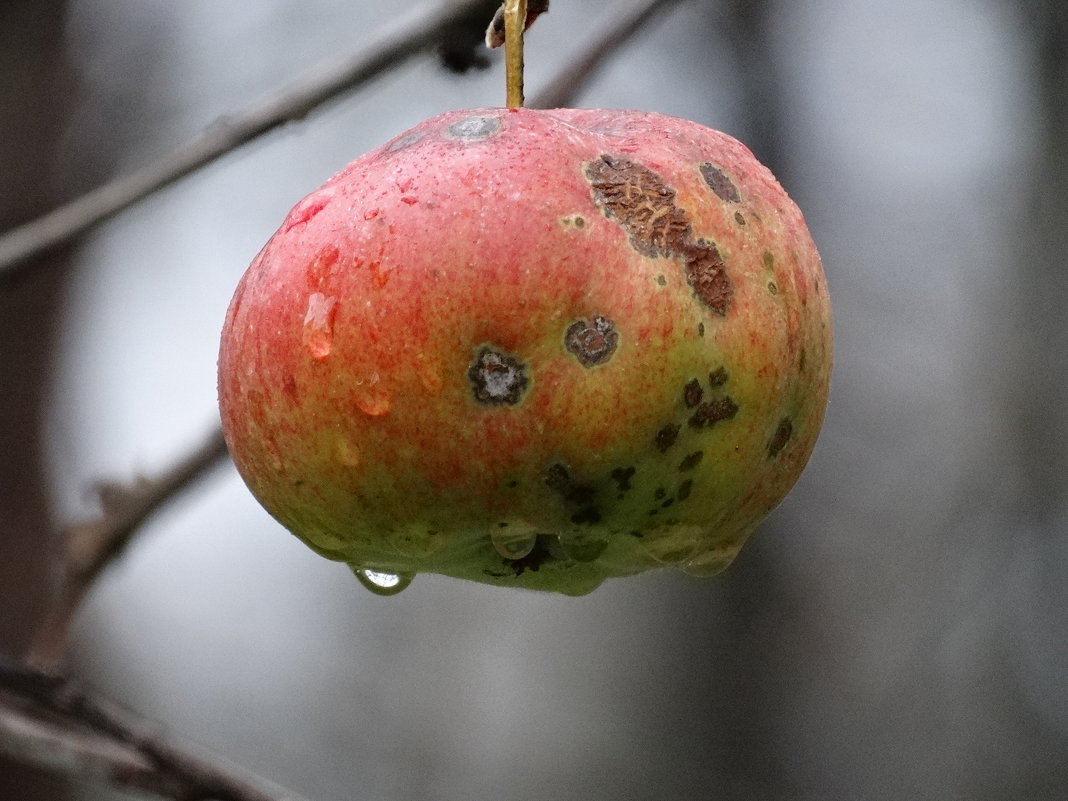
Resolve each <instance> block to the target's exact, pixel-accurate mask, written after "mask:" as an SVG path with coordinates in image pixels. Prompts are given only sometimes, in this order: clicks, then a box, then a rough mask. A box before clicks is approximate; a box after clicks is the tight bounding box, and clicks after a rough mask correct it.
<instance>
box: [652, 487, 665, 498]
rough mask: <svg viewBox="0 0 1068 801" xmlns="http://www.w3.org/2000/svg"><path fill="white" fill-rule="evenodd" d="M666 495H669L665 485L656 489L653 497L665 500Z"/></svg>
mask: <svg viewBox="0 0 1068 801" xmlns="http://www.w3.org/2000/svg"><path fill="white" fill-rule="evenodd" d="M665 495H667V490H666V489H664V488H663V487H657V488H656V491H655V492H654V493H653V498H654V499H655V500H658V501H659V500H663V498H664V496H665Z"/></svg>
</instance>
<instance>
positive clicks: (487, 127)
mask: <svg viewBox="0 0 1068 801" xmlns="http://www.w3.org/2000/svg"><path fill="white" fill-rule="evenodd" d="M500 130H501V121H500V120H499V119H498V118H497V117H464V119H462V120H457V121H456V122H454V123H453V124H452V125H450V126H449V128H448V131H447V132H446V133H447V135H448V136H449V137H451V138H452V139H463V140H464V141H466V142H477V141H479V140H482V139H489V138H490V137H491V136H494V135H496V134H497V133H498V132H499V131H500Z"/></svg>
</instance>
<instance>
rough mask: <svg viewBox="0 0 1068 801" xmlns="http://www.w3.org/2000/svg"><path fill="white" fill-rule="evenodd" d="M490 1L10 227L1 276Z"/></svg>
mask: <svg viewBox="0 0 1068 801" xmlns="http://www.w3.org/2000/svg"><path fill="white" fill-rule="evenodd" d="M484 3H485V0H454V1H453V2H449V3H445V4H444V5H440V6H438V7H437V8H434V9H433V10H429V11H428V10H425V9H421V10H419V11H418V13H416V14H414V15H412V16H409V17H407V18H405V19H404V20H403V21H402V22H401V23H399V24H398V25H396V27H394V28H393V29H392V30H390V31H388V32H386V33H384V34H382V35H381V36H379V38H378V39H377V41H375V42H374V43H372V44H371V45H369V46H368V47H366V48H364V49H363V50H360V51H359V52H357V53H355V54H353V55H352V56H350V57H348V58H346V59H344V60H342V61H340V62H338V63H336V64H332V65H330V66H328V67H325V68H323V69H322V70H320V71H319V72H317V73H315V74H312V75H309V76H308V77H307V78H306V79H305V80H304V81H302V82H300V83H297V84H294V85H293V86H290V87H288V88H286V89H283V90H281V91H278V92H275V93H273V94H270V95H268V96H267V97H264V98H262V99H261V100H260V101H259V102H256V103H253V104H252V105H251V106H249V107H248V108H246V109H244V110H242V111H239V112H236V113H234V114H232V115H229V116H227V117H224V118H223V119H221V120H219V121H218V122H216V123H215V124H214V125H211V126H209V127H208V128H207V129H205V130H204V131H203V132H201V133H200V135H198V136H197V137H195V138H194V139H192V140H191V141H189V142H187V143H186V144H185V145H183V146H182V147H179V148H178V149H177V150H175V151H174V152H173V153H171V154H170V155H167V156H165V157H163V158H161V159H160V160H159V161H157V162H156V163H154V164H150V165H148V166H146V167H143V168H142V169H140V170H137V171H135V172H133V173H131V174H129V175H126V176H123V177H120V178H117V179H115V180H114V181H110V182H108V183H107V184H104V185H103V186H101V187H98V188H97V189H94V190H92V191H90V192H88V193H87V194H85V195H82V196H81V197H79V198H75V199H74V200H72V201H71V202H70V203H67V204H65V205H63V206H60V207H59V208H57V209H55V210H53V211H51V212H49V213H48V214H45V215H44V216H42V217H38V218H37V219H36V220H31V221H30V222H28V223H26V224H25V225H21V226H19V227H17V228H14V229H12V230H10V231H8V232H7V233H5V234H3V235H2V236H0V278H3V277H5V276H6V275H9V274H11V273H13V272H14V270H15V268H16V267H17V266H19V265H20V264H22V263H24V262H25V261H26V260H28V259H30V258H31V257H33V256H36V255H38V254H40V253H43V252H45V251H48V250H51V249H52V248H54V247H57V246H59V245H61V244H63V243H65V242H68V241H70V240H71V239H73V238H75V237H77V236H79V235H80V234H83V233H85V232H86V231H88V230H89V229H91V228H93V227H94V226H96V225H98V224H100V223H102V222H104V221H105V220H108V219H110V218H111V217H113V216H114V215H116V214H117V213H118V212H120V211H122V210H123V209H126V208H128V207H129V206H132V205H133V204H134V203H136V202H137V201H139V200H141V199H143V198H145V197H147V196H148V195H150V194H152V193H153V192H156V191H157V190H159V189H162V188H164V187H166V186H169V185H170V184H172V183H174V182H175V181H177V180H178V179H180V178H183V177H185V176H186V175H189V174H190V173H192V172H194V171H195V170H197V169H199V168H200V167H203V166H205V165H207V164H210V163H211V162H213V161H215V160H216V159H218V158H219V157H221V156H224V155H226V154H227V153H229V152H231V151H233V150H236V149H237V148H239V147H241V146H242V145H244V144H247V143H248V142H250V141H252V140H253V139H256V138H257V137H259V136H262V135H263V134H265V133H267V132H268V131H271V130H273V129H275V128H277V127H279V126H280V125H282V124H284V123H286V122H289V121H291V120H297V119H301V118H303V117H305V116H306V115H307V114H309V113H310V112H311V111H314V110H315V109H316V108H317V107H318V106H320V105H322V104H323V103H326V102H327V101H328V100H331V99H333V98H335V97H337V96H338V95H340V94H342V93H344V92H348V91H351V90H353V89H355V88H357V87H359V86H361V85H363V84H365V83H367V82H368V81H370V80H371V79H372V78H375V77H376V76H378V75H380V74H382V73H384V72H385V71H386V70H388V69H391V68H392V67H395V66H397V65H398V64H401V63H402V62H404V61H406V60H407V59H409V58H411V57H412V56H414V55H416V54H418V53H419V52H421V51H423V50H426V49H427V48H429V47H432V46H433V45H436V44H437V43H438V42H439V40H440V38H441V31H442V29H445V28H447V27H448V26H449V25H450V24H453V23H456V22H457V21H460V20H462V19H463V18H464V16H465V15H467V14H470V13H472V12H473V11H474V10H475V9H477V7H478V6H480V5H482V4H484Z"/></svg>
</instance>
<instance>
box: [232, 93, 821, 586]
mask: <svg viewBox="0 0 1068 801" xmlns="http://www.w3.org/2000/svg"><path fill="white" fill-rule="evenodd" d="M831 361H832V341H831V309H830V301H829V298H828V294H827V288H826V281H825V278H824V274H823V269H822V266H821V263H820V259H819V255H818V253H817V251H816V247H815V245H814V244H813V241H812V239H811V237H810V235H809V232H808V229H807V228H806V226H805V223H804V220H803V218H802V215H801V212H800V211H799V210H798V208H797V207H796V206H795V205H794V203H793V202H792V201H791V200H790V199H789V198H788V197H787V195H786V193H785V192H784V191H783V189H782V187H781V186H780V185H779V184H778V183H777V182H776V180H775V179H774V177H773V176H772V175H771V174H770V172H768V170H767V169H765V168H764V167H763V166H762V165H760V164H759V163H758V162H757V161H756V159H755V158H754V157H753V155H752V154H751V153H750V152H749V150H747V149H746V148H745V147H744V146H743V145H742V144H741V143H739V142H738V141H736V140H734V139H733V138H731V137H729V136H727V135H725V134H723V133H720V132H717V131H713V130H710V129H708V128H705V127H703V126H700V125H697V124H696V123H693V122H688V121H685V120H681V119H676V118H672V117H667V116H663V115H660V114H655V113H647V112H639V111H604V110H574V109H562V110H552V111H536V110H529V109H519V110H503V109H480V110H467V111H457V112H452V113H448V114H444V115H441V116H439V117H435V118H433V119H430V120H427V121H425V122H423V123H421V124H419V125H417V126H416V127H414V128H412V129H411V130H410V131H407V132H406V133H404V134H402V135H400V136H398V137H396V138H395V139H393V140H392V141H390V142H388V143H387V144H386V145H384V146H383V147H380V148H378V149H377V150H374V151H372V152H370V153H368V154H366V155H364V156H362V157H360V158H359V159H357V160H356V161H354V162H353V163H352V164H350V165H349V166H347V167H346V168H345V169H343V170H342V171H341V172H339V173H338V174H337V175H335V176H334V177H333V178H331V179H330V180H329V181H327V182H326V183H325V184H324V185H323V186H322V187H321V188H319V189H318V190H316V191H315V192H314V193H312V194H311V195H309V196H308V197H307V198H305V199H304V200H302V201H301V202H300V203H299V204H298V205H297V206H296V207H295V208H294V209H293V210H292V212H290V214H289V216H288V217H287V219H286V220H285V222H284V223H283V225H282V226H281V228H280V229H279V230H278V231H277V232H276V233H275V234H274V236H273V237H272V238H271V240H270V241H269V242H268V243H267V245H266V246H265V247H264V248H263V250H262V251H261V252H260V253H259V254H258V255H257V256H256V258H255V260H254V261H253V262H252V264H251V266H250V267H249V268H248V271H247V272H246V273H245V275H244V277H243V278H242V280H241V282H240V285H239V286H238V288H237V291H236V293H235V295H234V298H233V301H232V303H231V305H230V308H229V311H228V313H227V316H226V321H225V326H224V330H223V335H222V345H221V351H220V357H219V398H220V407H221V412H222V419H223V425H224V430H225V434H226V441H227V444H228V445H229V448H230V452H231V453H232V455H233V458H234V462H235V463H236V465H237V468H238V470H239V471H240V474H241V476H242V477H243V478H244V480H245V481H246V483H247V484H248V486H249V488H250V489H251V491H252V493H253V494H254V495H255V497H256V498H257V499H258V500H259V501H260V502H261V503H262V504H263V506H264V507H266V509H267V510H268V512H270V514H271V515H273V516H274V517H275V518H276V519H277V520H278V521H279V522H281V523H282V525H284V526H285V527H286V528H288V529H289V530H290V531H292V532H293V533H294V534H296V535H297V536H298V537H300V538H301V539H302V540H304V541H305V542H306V543H307V544H308V545H309V546H311V547H312V548H313V549H315V550H316V551H318V552H319V553H321V554H323V555H324V556H327V557H329V558H331V559H337V560H341V561H344V562H347V563H349V564H350V565H352V566H353V567H357V568H358V567H363V568H370V569H374V570H378V571H383V572H389V573H400V574H413V573H422V572H432V573H441V574H445V575H449V576H456V577H459V578H465V579H471V580H474V581H481V582H487V583H490V584H496V585H501V586H514V587H526V588H532V589H542V590H555V591H560V592H565V593H568V594H581V593H584V592H588V591H590V590H592V589H593V588H594V587H596V586H597V585H598V584H600V583H601V582H602V581H603V580H604V579H605V578H607V577H611V576H622V575H628V574H633V573H637V572H640V571H644V570H647V569H650V568H657V567H667V566H674V567H678V568H681V569H683V570H686V571H688V572H691V573H694V574H698V575H704V574H712V573H715V572H717V571H718V570H720V569H722V568H723V567H725V566H726V565H727V564H729V562H730V560H731V559H732V558H733V557H734V555H735V554H736V553H737V551H738V549H739V548H740V547H741V545H742V543H743V542H744V540H745V538H746V537H747V536H748V534H749V533H750V532H751V531H752V530H753V528H754V527H755V526H756V525H757V524H758V523H759V522H760V521H761V520H762V519H763V518H764V517H765V516H766V515H767V514H768V513H769V512H770V511H771V510H772V509H773V508H774V507H775V506H776V505H777V504H778V503H779V502H780V501H781V500H782V499H783V497H784V496H785V495H786V493H787V492H788V491H789V490H790V488H791V487H792V486H793V484H794V483H795V481H796V480H797V478H798V476H799V475H800V473H801V471H802V469H803V468H804V466H805V464H806V462H807V461H808V458H809V456H810V454H811V452H812V449H813V446H814V444H815V442H816V438H817V435H818V433H819V429H820V425H821V422H822V418H823V412H824V408H825V405H826V402H827V394H828V388H829V381H830V374H831ZM534 535H536V539H535V540H534V543H535V544H534V547H533V550H532V551H531V552H530V553H529V554H527V555H526V556H524V557H522V558H518V559H508V558H505V557H504V556H502V555H501V554H500V553H499V552H498V550H497V549H496V548H495V547H494V546H493V540H494V538H495V537H496V538H498V540H499V539H500V538H501V537H509V536H510V537H516V538H518V540H520V541H522V539H523V537H532V536H534Z"/></svg>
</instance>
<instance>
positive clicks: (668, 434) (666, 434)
mask: <svg viewBox="0 0 1068 801" xmlns="http://www.w3.org/2000/svg"><path fill="white" fill-rule="evenodd" d="M681 430H682V426H680V425H679V424H678V423H668V424H667V425H665V426H662V427H661V428H660V430H659V431H657V432H656V449H657V450H658V451H660V452H661V453H667V451H668V449H669V448H670V447H671V446H672V445H674V444H675V440H677V439H678V438H679V431H681Z"/></svg>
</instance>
